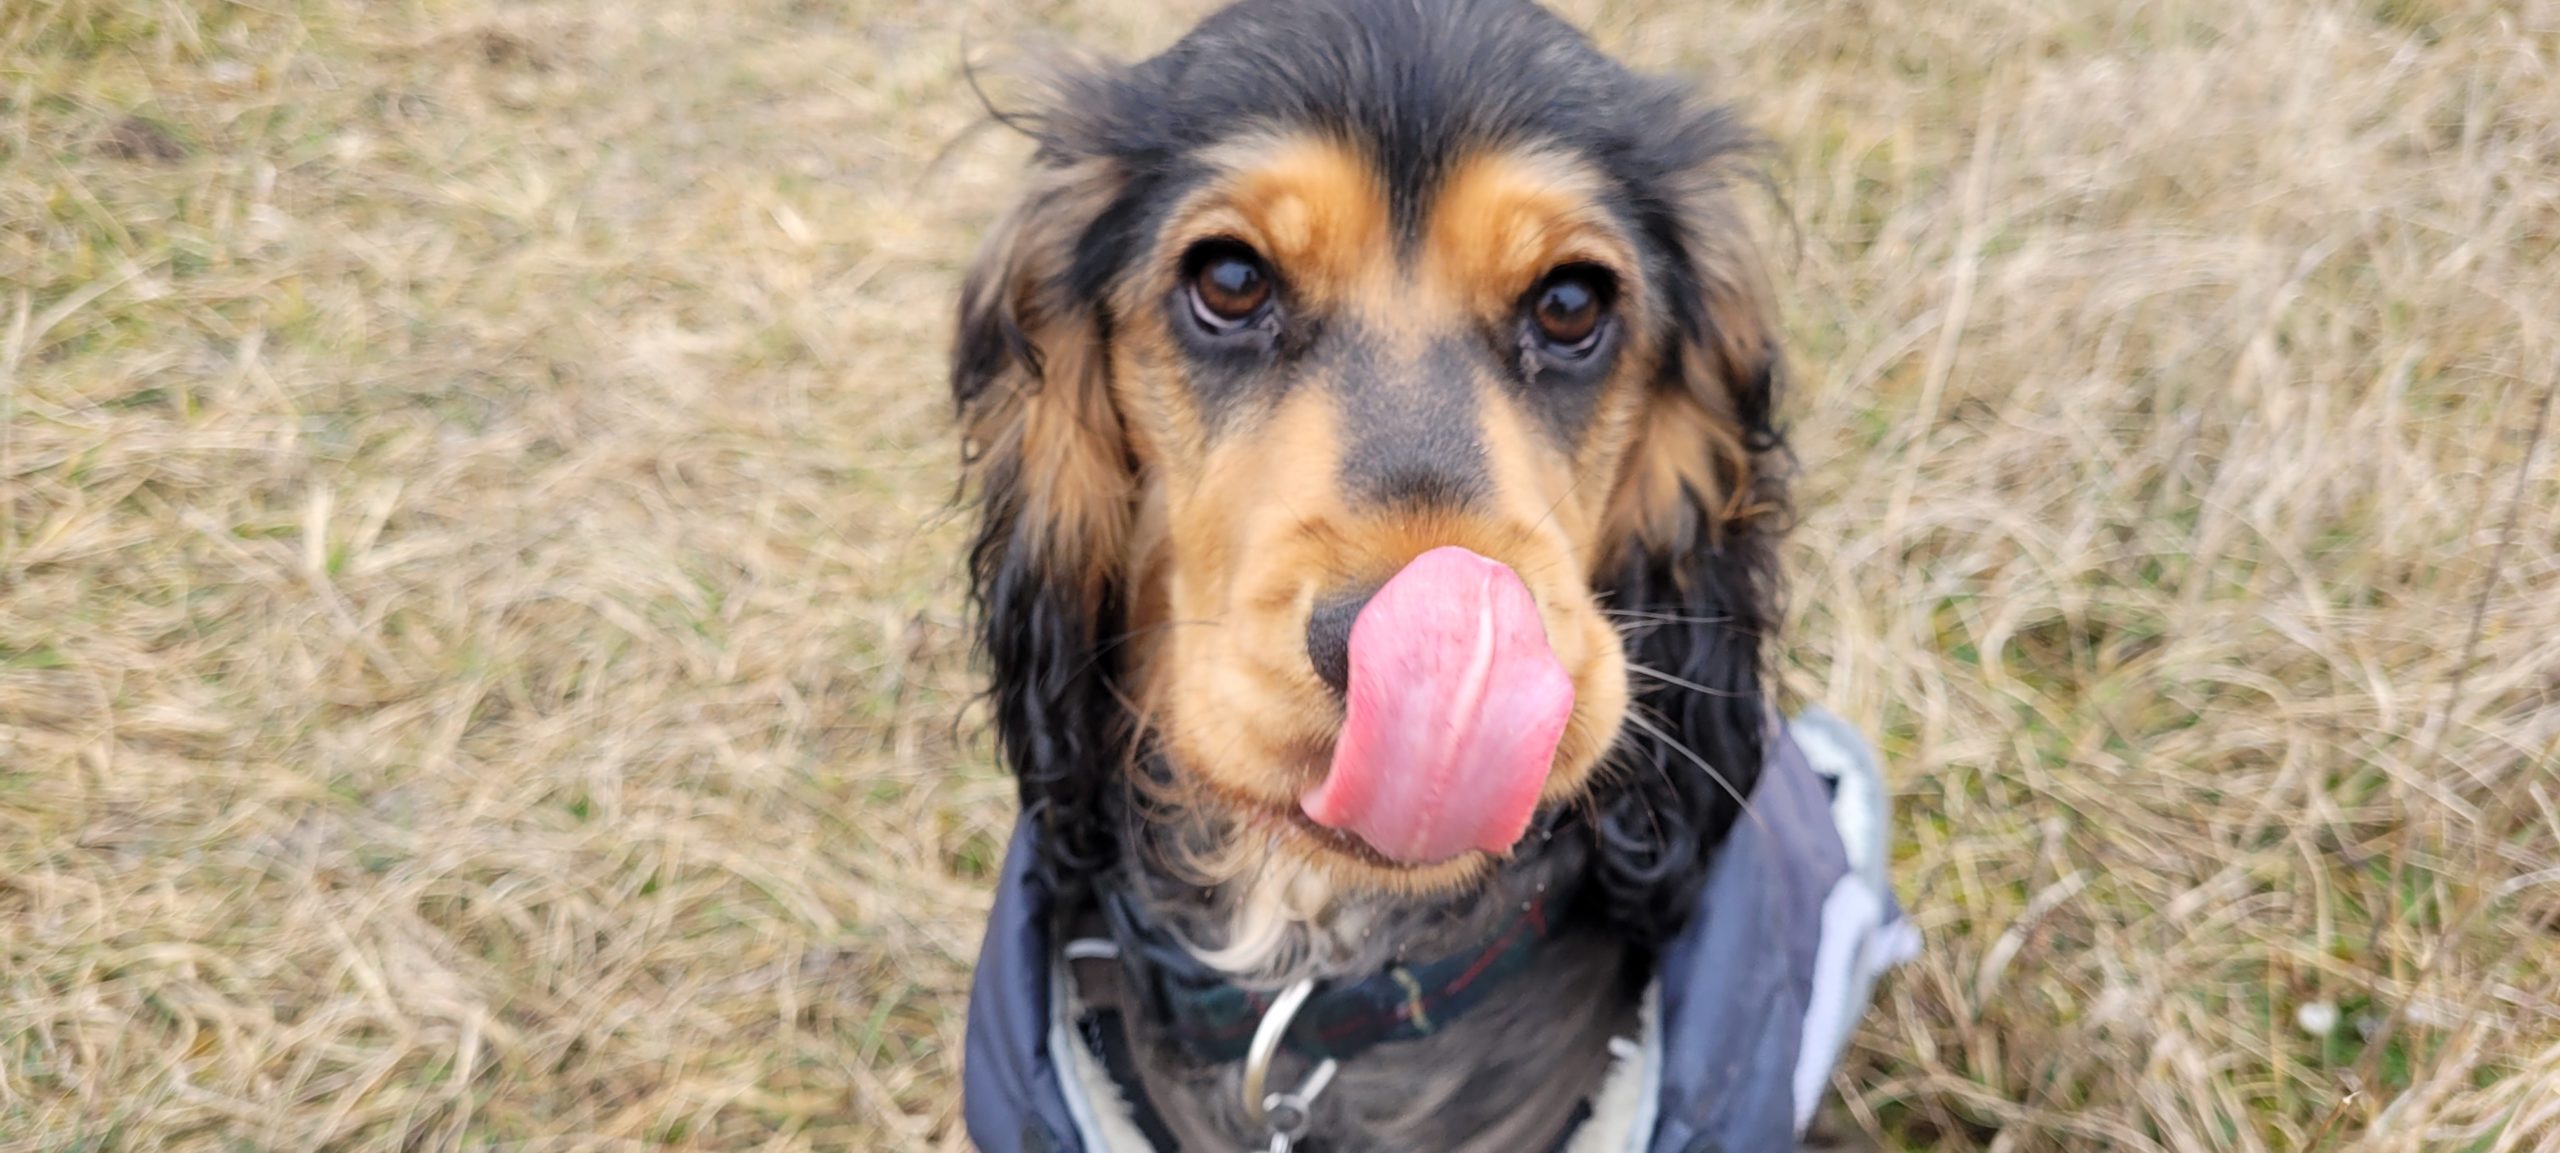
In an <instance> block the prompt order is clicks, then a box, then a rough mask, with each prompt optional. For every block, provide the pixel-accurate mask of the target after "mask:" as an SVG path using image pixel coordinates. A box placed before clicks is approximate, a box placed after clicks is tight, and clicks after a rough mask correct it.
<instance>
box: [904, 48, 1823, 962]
mask: <svg viewBox="0 0 2560 1153" xmlns="http://www.w3.org/2000/svg"><path fill="white" fill-rule="evenodd" d="M1022 123H1024V124H1026V125H1028V127H1029V129H1030V131H1031V132H1032V133H1033V134H1034V135H1035V136H1036V138H1037V139H1038V141H1039V144H1040V147H1039V151H1038V154H1037V158H1036V160H1035V162H1034V173H1033V182H1034V184H1033V188H1032V189H1031V191H1030V193H1029V194H1028V195H1027V196H1026V197H1025V198H1024V200H1023V202H1022V203H1021V205H1020V206H1019V207H1018V208H1017V209H1016V210H1015V211H1014V212H1013V214H1012V215H1011V216H1010V217H1009V218H1007V220H1006V221H1005V222H1004V223H1003V224H1002V225H1001V226H1000V227H999V228H998V229H997V230H996V232H995V233H994V234H993V235H992V236H991V237H990V238H989V239H988V241H987V245H986V248H985V250H984V252H983V253H982V255H981V256H980V258H979V260H978V262H977V264H976V266H975V268H973V269H972V271H971V273H970V276H969V278H968V283H967V287H966V290H965V293H964V299H963V301H962V304H961V314H960V324H959V335H958V347H957V351H956V355H955V363H954V368H953V383H954V387H955V390H956V392H957V395H958V399H959V402H960V406H961V411H962V416H963V422H964V426H965V432H966V436H967V440H968V449H969V456H968V460H969V464H970V471H971V475H972V478H973V481H974V484H975V485H976V487H977V490H978V492H979V494H980V498H981V507H982V510H983V515H984V521H983V524H982V528H981V531H980V535H979V537H978V540H977V545H976V550H975V553H974V556H973V558H972V559H973V565H972V574H973V577H974V580H975V589H976V594H977V598H978V606H979V610H980V612H981V627H982V630H983V631H982V636H981V640H982V642H983V644H984V647H985V649H986V651H987V652H988V654H989V656H990V658H991V660H992V663H993V665H994V668H995V674H996V677H997V685H996V692H995V701H996V720H997V727H998V734H999V737H1000V739H1001V741H1002V743H1003V745H1004V748H1005V750H1006V753H1007V756H1008V758H1009V759H1010V761H1011V763H1012V765H1013V768H1014V769H1015V771H1016V773H1017V774H1018V776H1019V777H1020V779H1021V782H1022V788H1023V793H1024V800H1025V803H1026V805H1029V806H1031V807H1033V809H1034V810H1035V811H1036V812H1037V813H1038V819H1040V820H1041V821H1042V822H1043V823H1044V826H1045V831H1046V833H1047V838H1046V840H1047V844H1048V847H1049V851H1050V855H1051V857H1050V862H1049V864H1050V866H1051V867H1052V868H1053V869H1055V870H1057V871H1059V872H1061V873H1063V874H1069V876H1067V877H1065V878H1062V879H1065V880H1070V881H1071V880H1072V879H1073V876H1072V875H1073V874H1079V873H1084V872H1089V871H1090V870H1092V869H1095V868H1098V867H1100V866H1101V865H1102V864H1103V863H1104V862H1105V861H1106V860H1107V859H1108V857H1109V856H1110V854H1111V853H1112V852H1113V851H1114V845H1113V837H1112V833H1111V830H1110V827H1109V825H1108V824H1106V822H1105V821H1104V820H1103V818H1102V816H1101V815H1100V807H1101V806H1102V805H1103V804H1104V803H1105V801H1106V798H1108V797H1109V796H1111V795H1112V793H1113V788H1112V782H1113V781H1114V780H1115V779H1125V775H1126V774H1127V773H1128V771H1129V770H1130V768H1131V767H1132V763H1133V762H1132V759H1131V758H1132V756H1133V755H1136V754H1138V753H1140V752H1143V753H1144V754H1145V755H1147V756H1149V757H1151V758H1154V761H1155V763H1157V764H1159V765H1160V766H1161V773H1160V774H1159V776H1160V779H1159V784H1162V785H1165V786H1168V787H1169V788H1170V789H1171V790H1172V792H1173V793H1174V794H1175V796H1174V799H1176V800H1178V802H1179V803H1180V804H1182V805H1183V806H1185V807H1186V808H1187V809H1189V811H1192V812H1195V813H1206V814H1208V815H1209V816H1211V817H1213V818H1214V821H1213V822H1212V823H1213V824H1214V825H1215V827H1217V828H1219V829H1221V830H1224V833H1223V835H1224V837H1225V838H1226V841H1227V843H1228V844H1230V845H1240V846H1246V847H1247V848H1248V850H1249V853H1253V854H1259V853H1263V852H1266V851H1270V852H1277V853H1280V854H1283V855H1286V856H1289V857H1291V858H1293V859H1296V860H1301V861H1306V862H1311V863H1313V864H1314V865H1316V866H1317V867H1318V868H1319V869H1320V870H1321V871H1322V872H1323V873H1324V874H1325V875H1327V876H1329V877H1331V878H1333V879H1334V880H1336V881H1338V882H1341V883H1347V884H1351V885H1355V886H1365V887H1384V888H1390V889H1401V890H1406V891H1417V892H1418V891H1424V890H1432V889H1443V888H1448V887H1452V886H1456V885H1460V884H1463V883H1465V882H1466V881H1468V880H1469V879H1470V878H1474V877H1477V876H1480V875H1482V874H1483V873H1484V872H1485V871H1486V869H1487V868H1488V866H1489V864H1490V863H1491V862H1494V861H1497V860H1498V859H1500V857H1501V856H1502V855H1503V854H1504V853H1505V852H1507V851H1508V850H1509V849H1510V848H1511V846H1512V844H1513V842H1514V841H1515V840H1516V839H1518V838H1520V837H1521V836H1522V835H1523V833H1524V829H1525V827H1526V826H1527V825H1528V824H1529V823H1530V822H1531V820H1532V813H1533V811H1536V812H1546V813H1549V814H1560V815H1561V816H1560V819H1561V821H1562V822H1563V823H1564V824H1567V825H1571V826H1573V827H1576V828H1587V829H1588V830H1590V834H1589V835H1590V836H1591V838H1592V840H1593V842H1594V845H1595V848H1596V850H1597V854H1598V860H1599V862H1600V865H1601V874H1602V880H1603V882H1604V883H1605V884H1606V886H1607V887H1608V889H1609V891H1610V893H1611V895H1612V897H1613V898H1614V903H1615V905H1616V907H1617V908H1618V910H1619V911H1620V913H1621V914H1622V916H1623V917H1624V918H1625V919H1626V920H1628V921H1629V922H1630V923H1635V924H1652V925H1657V926H1658V925H1660V924H1663V923H1665V922H1667V921H1673V920H1676V919H1677V914H1678V910H1680V909H1682V908H1685V902H1686V900H1687V898H1688V896H1689V894H1690V893H1691V892H1693V891H1694V886H1695V883H1696V878H1697V876H1698V873H1699V870H1700V867H1701V861H1702V857H1703V854H1704V853H1705V852H1706V850H1707V848H1708V847H1709V846H1710V845H1711V844H1712V842H1713V840H1714V839H1715V838H1717V837H1719V836H1720V835H1721V834H1722V832H1723V830H1724V828H1725V827H1726V826H1727V825H1728V824H1729V822H1730V821H1731V820H1732V818H1733V814H1734V812H1735V810H1736V808H1737V806H1738V804H1739V800H1738V798H1739V796H1741V795H1742V794H1745V793H1747V792H1748V790H1749V788H1750V785H1751V783H1752V781H1753V779H1754V777H1755V776H1756V774H1757V772H1758V767H1759V749H1760V735H1761V726H1762V725H1763V724H1764V723H1765V721H1764V714H1763V704H1762V701H1761V696H1760V675H1759V659H1760V642H1761V634H1762V629H1763V626H1764V624H1765V623H1766V620H1767V617H1768V616H1769V609H1768V605H1767V601H1768V598H1769V597H1770V595H1771V590H1770V589H1769V588H1768V584H1769V581H1770V577H1771V566H1770V563H1769V548H1770V544H1769V542H1770V538H1771V536H1772V532H1773V530H1774V527H1775V526H1774V524H1773V522H1774V520H1775V518H1776V516H1777V514H1778V513H1779V510H1780V507H1781V505H1782V503H1783V498H1782V494H1781V492H1780V490H1779V487H1778V478H1777V477H1776V476H1775V475H1774V471H1775V469H1774V464H1775V461H1776V459H1777V456H1778V453H1779V446H1778V441H1777V437H1776V434H1775V433H1774V431H1773V430H1772V427H1771V424H1770V415H1769V412H1770V406H1771V402H1772V391H1773V387H1774V383H1773V382H1774V380H1775V376H1776V371H1775V369H1776V363H1777V350H1776V347H1775V343H1774V338H1773V317H1772V316H1771V314H1770V310H1769V307H1768V305H1767V301H1766V295H1765V292H1764V290H1763V287H1762V284H1761V277H1760V273H1759V270H1758V267H1757V264H1756V260H1755V258H1754V257H1753V255H1752V252H1751V249H1750V246H1749V244H1748V243H1747V240H1746V237H1745V233H1744V229H1743V228H1742V226H1741V224H1740V223H1739V222H1738V221H1737V220H1736V219H1735V217H1734V215H1733V212H1732V208H1731V205H1730V204H1729V202H1728V200H1727V193H1726V185H1727V180H1728V177H1729V176H1730V175H1731V174H1732V169H1733V167H1734V165H1735V163H1736V159H1737V156H1738V154H1739V153H1740V151H1741V146H1742V142H1743V136H1742V134H1741V133H1740V131H1739V130H1738V129H1737V128H1736V127H1734V125H1733V124H1732V122H1731V121H1730V120H1729V119H1728V117H1727V116H1726V115H1725V114H1724V113H1723V112H1722V111H1720V110H1715V109H1708V108H1701V107H1699V106H1696V105H1693V104H1692V103H1690V102H1689V101H1688V100H1687V98H1686V97H1685V95H1684V94H1683V93H1682V92H1681V91H1680V90H1679V89H1678V88H1677V87H1676V86H1674V85H1671V84H1667V83H1664V82H1661V81H1656V80H1651V79H1647V78H1643V77H1639V76H1636V75H1634V74H1631V73H1630V72H1628V71H1626V70H1625V69H1623V68H1621V67H1620V66H1618V65H1617V64H1615V63H1614V62H1612V61H1610V60H1608V59H1607V58H1606V57H1604V56H1602V55H1600V54H1599V53H1598V52H1597V51H1596V50H1594V49H1593V48H1592V47H1591V46H1590V45H1589V43H1588V42H1587V41H1585V40H1584V39H1583V38H1582V36H1581V35H1580V34H1579V33H1577V32H1575V31H1574V30H1573V29H1571V28H1570V27H1569V26H1567V25H1565V24H1564V23H1563V22H1561V21H1559V20H1557V19H1556V18H1554V17H1553V16H1551V15H1549V14H1548V13H1546V12H1545V11H1544V10H1542V9H1539V8H1537V7H1536V6H1534V5H1532V4H1528V3H1525V2H1517V0H1440V2H1435V3H1414V2H1412V0H1313V2H1308V0H1298V2H1285V3H1284V2H1261V0H1247V2H1246V3H1242V4H1238V5H1236V6H1235V7H1232V8H1229V9H1227V10H1225V11H1223V12H1221V13H1219V14H1218V15H1216V16H1214V17H1212V18H1210V19H1209V20H1208V21H1207V22H1205V23H1204V24H1202V25H1201V26H1200V27H1199V28H1197V29H1196V30H1194V31H1193V32H1192V33H1191V34H1190V35H1189V36H1188V37H1186V38H1185V39H1184V40H1183V41H1181V42H1180V43H1179V44H1177V45H1176V46H1175V47H1174V48H1172V49H1171V50H1170V51H1168V52H1166V53H1165V54H1164V55H1162V56H1160V57H1157V58H1155V59H1153V60H1150V61H1147V62H1145V63H1143V64H1139V65H1136V66H1134V67H1131V68H1127V69H1087V70H1081V71H1076V72H1073V73H1071V74H1069V75H1067V76H1065V77H1064V78H1062V79H1061V80H1059V81H1058V83H1057V85H1056V86H1055V88H1054V90H1053V91H1051V93H1050V94H1049V96H1048V97H1047V99H1046V100H1045V102H1044V103H1043V105H1042V107H1041V108H1040V109H1039V111H1038V112H1036V113H1035V114H1033V115H1031V116H1028V117H1025V118H1023V120H1022ZM1165 791H1166V790H1165V789H1158V790H1157V792H1158V794H1159V798H1158V799H1162V796H1161V794H1163V793H1164V792H1165Z"/></svg>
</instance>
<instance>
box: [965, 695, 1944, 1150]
mask: <svg viewBox="0 0 2560 1153" xmlns="http://www.w3.org/2000/svg"><path fill="white" fill-rule="evenodd" d="M1768 755H1769V763H1768V765H1767V766H1766V768H1765V770H1764V771H1763V772H1762V774H1761V777H1760V782H1759V784H1758V786H1757V787H1756V788H1755V789H1754V790H1753V792H1752V795H1751V804H1750V807H1749V809H1748V811H1747V812H1746V813H1745V814H1744V816H1743V817H1742V818H1741V819H1740V820H1738V821H1736V822H1735V824H1734V827H1733V832H1732V833H1731V835H1729V836H1728V837H1727V838H1726V840H1725V843H1724V844H1723V845H1722V846H1720V847H1719V848H1718V849H1717V851H1716V858H1715V863H1714V865H1713V866H1712V867H1711V869H1710V871H1709V874H1708V879H1707V884H1706V886H1705V888H1704V889H1703V891H1702V892H1701V893H1700V894H1699V898H1698V908H1697V911H1696V913H1695V914H1694V915H1693V916H1692V918H1691V920H1690V922H1689V927H1688V929H1687V930H1686V931H1685V932H1683V933H1682V934H1681V936H1680V937H1679V938H1678V939H1676V940H1674V941H1673V942H1672V943H1671V945H1670V946H1669V947H1668V948H1666V949H1664V950H1663V952H1662V955H1661V958H1660V968H1659V970H1658V971H1657V972H1656V974H1655V988H1654V994H1655V997H1656V998H1657V1000H1656V1006H1657V1008H1656V1011H1655V1012H1654V1013H1652V1014H1651V1015H1650V1016H1649V1022H1648V1023H1649V1028H1648V1030H1647V1032H1648V1034H1649V1035H1648V1036H1647V1037H1645V1038H1644V1039H1643V1041H1642V1044H1641V1046H1640V1049H1639V1054H1638V1055H1637V1056H1635V1057H1633V1058H1630V1059H1633V1060H1638V1061H1641V1062H1642V1063H1643V1068H1642V1069H1641V1070H1640V1071H1638V1072H1636V1073H1634V1074H1632V1075H1635V1076H1640V1077H1642V1078H1643V1080H1642V1082H1641V1084H1640V1088H1641V1089H1642V1090H1644V1100H1643V1102H1642V1104H1640V1105H1639V1107H1638V1111H1637V1114H1636V1121H1635V1128H1636V1132H1634V1133H1632V1134H1631V1135H1630V1140H1629V1143H1628V1144H1627V1146H1626V1149H1625V1153H1707V1151H1710V1150H1713V1151H1716V1153H1763V1151H1785V1150H1792V1149H1794V1148H1795V1146H1796V1139H1797V1137H1798V1136H1799V1135H1801V1134H1802V1132H1803V1130H1804V1126H1805V1124H1806V1122H1808V1121H1809V1120H1810V1119H1811V1118H1812V1115H1813V1110H1814V1106H1815V1105H1816V1104H1817V1103H1818V1102H1819V1101H1820V1099H1821V1095H1822V1093H1823V1091H1824V1090H1825V1089H1826V1088H1827V1087H1828V1085H1829V1082H1830V1074H1831V1067H1832V1065H1833V1063H1834V1062H1835V1061H1836V1060H1837V1059H1838V1058H1839V1055H1840V1052H1841V1049H1842V1048H1843V1047H1844V1046H1845V1045H1846V1044H1847V1042H1848V1038H1849V1035H1850V1034H1851V1033H1852V1032H1854V1031H1855V1029H1856V1026H1857V1021H1858V1018H1859V1017H1860V1016H1862V1015H1863V1014H1864V1013H1865V1011H1866V1005H1867V996H1868V993H1869V991H1870V989H1871V988H1872V987H1873V984H1874V981H1875V978H1876V976H1877V975H1878V974H1879V973H1881V972H1882V971H1883V970H1884V969H1886V968H1888V967H1890V966H1892V965H1894V964H1898V963H1900V962H1901V961H1903V960H1906V959H1908V958H1909V957H1910V956H1911V955H1912V954H1913V953H1914V952H1916V951H1917V949H1918V935H1917V934H1916V933H1915V932H1914V931H1913V929H1912V927H1911V925H1910V923H1909V922H1908V921H1906V920H1904V918H1903V916H1902V910H1901V908H1900V906H1899V905H1898V904H1896V902H1895V901H1894V898H1893V893H1892V889H1891V887H1890V886H1889V885H1888V884H1887V883H1886V882H1885V877H1884V864H1885V861H1884V857H1885V838H1886V834H1887V822H1886V803H1885V793H1884V787H1883V785H1884V782H1883V774H1882V772H1881V770H1880V769H1879V768H1878V766H1877V764H1876V761H1875V757H1874V755H1873V754H1872V752H1870V751H1869V749H1868V747H1867V745H1866V742H1865V741H1864V740H1863V739H1862V738H1860V737H1859V735H1858V734H1857V733H1856V731H1855V730H1852V729H1850V728H1849V727H1848V726H1847V725H1846V724H1844V723H1843V722H1841V721H1840V720H1839V719H1838V718H1835V717H1833V716H1831V715H1830V714H1829V713H1826V712H1822V711H1820V710H1818V709H1817V710H1810V711H1808V712H1807V713H1806V714H1804V715H1802V716H1799V717H1797V718H1796V719H1795V720H1793V721H1791V722H1789V723H1787V724H1786V725H1784V726H1782V727H1781V729H1780V732H1779V736H1778V739H1776V740H1772V741H1770V742H1769V753H1768ZM1035 837H1036V831H1035V830H1034V828H1033V826H1032V825H1031V824H1030V823H1029V822H1022V823H1020V824H1018V825H1017V826H1016V827H1015V829H1014V835H1013V843H1012V845H1011V847H1010V848H1009V849H1007V850H1006V855H1005V871H1004V878H1003V881H1002V883H1001V885H1000V887H999V888H998V889H997V891H996V901H995V908H994V910H993V912H992V913H991V915H990V916H989V918H988V924H987V936H986V943H985V945H984V947H983V948H982V950H981V951H980V953H979V957H978V969H977V975H976V980H975V984H974V986H973V987H972V989H971V991H970V996H969V1026H968V1052H967V1055H966V1056H967V1067H966V1071H965V1074H964V1078H963V1080H964V1089H963V1092H964V1095H965V1100H964V1106H963V1111H964V1113H965V1115H966V1117H967V1121H968V1126H969V1136H970V1138H971V1139H972V1140H974V1141H975V1142H976V1143H977V1146H978V1148H979V1149H980V1150H981V1151H982V1153H1152V1151H1149V1150H1144V1149H1124V1148H1106V1147H1104V1146H1103V1145H1102V1144H1101V1142H1102V1140H1103V1138H1101V1137H1100V1135H1099V1132H1098V1130H1097V1129H1096V1128H1095V1127H1094V1126H1093V1125H1092V1124H1091V1122H1090V1118H1089V1117H1087V1118H1085V1119H1082V1120H1080V1119H1079V1117H1078V1114H1079V1113H1082V1112H1089V1110H1087V1109H1080V1108H1078V1107H1076V1106H1074V1105H1071V1104H1070V1098H1071V1097H1073V1098H1075V1099H1077V1100H1079V1101H1080V1100H1082V1094H1081V1090H1080V1089H1079V1088H1077V1087H1075V1086H1070V1085H1068V1084H1066V1081H1065V1078H1064V1076H1063V1074H1062V1071H1061V1058H1062V1057H1063V1056H1064V1055H1062V1054H1055V1053H1053V1050H1052V1048H1051V1047H1052V1045H1053V1044H1076V1043H1079V1042H1077V1041H1075V1040H1073V1038H1074V1037H1075V1035H1076V1033H1075V1031H1074V1030H1073V1029H1056V1028H1053V1026H1054V1025H1055V1024H1056V1023H1057V1022H1056V1021H1055V1020H1054V1018H1053V1014H1055V1013H1057V1012H1058V1011H1059V1010H1060V1007H1059V1006H1057V1005H1054V1004H1053V1003H1052V1002H1053V1000H1054V998H1053V996H1052V991H1053V989H1054V988H1057V987H1058V984H1057V982H1055V981H1054V980H1053V978H1054V977H1055V969H1056V966H1057V964H1058V960H1057V958H1056V956H1055V953H1054V951H1053V949H1052V947H1051V942H1050V941H1049V940H1048V939H1047V938H1048V933H1047V928H1046V927H1047V925H1048V924H1049V915H1048V911H1049V903H1050V900H1051V894H1050V893H1049V892H1048V891H1047V889H1046V887H1045V886H1043V885H1042V883H1041V880H1040V877H1039V876H1038V874H1037V873H1036V872H1035V871H1034V870H1033V869H1032V868H1031V862H1032V861H1034V860H1035V859H1037V857H1038V852H1037V846H1036V845H1035V843H1034V841H1035Z"/></svg>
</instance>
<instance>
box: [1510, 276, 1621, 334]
mask: <svg viewBox="0 0 2560 1153" xmlns="http://www.w3.org/2000/svg"><path fill="white" fill-rule="evenodd" d="M1610 287H1611V281H1610V280H1609V274H1608V273H1606V272H1603V271H1601V270H1599V269H1597V268H1592V267H1590V266H1588V265H1568V266H1566V267H1563V268H1559V269H1557V270H1555V271H1554V272H1552V273H1549V274H1547V279H1546V280H1545V281H1544V282H1543V283H1541V284H1540V285H1539V286H1538V289H1537V291H1536V292H1535V293H1534V294H1533V295H1532V296H1531V298H1530V305H1529V318H1530V320H1532V321H1533V322H1535V323H1536V324H1537V326H1538V335H1539V336H1540V337H1541V338H1543V339H1544V340H1545V341H1546V343H1547V344H1548V345H1549V346H1550V347H1551V348H1553V349H1554V350H1555V351H1558V352H1562V353H1565V354H1567V355H1571V356H1578V355H1581V354H1583V353H1586V352H1589V351H1591V348H1592V346H1593V345H1595V344H1598V343H1599V338H1600V320H1601V318H1602V316H1604V315H1605V314H1606V313H1607V312H1608V310H1609V289H1610Z"/></svg>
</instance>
